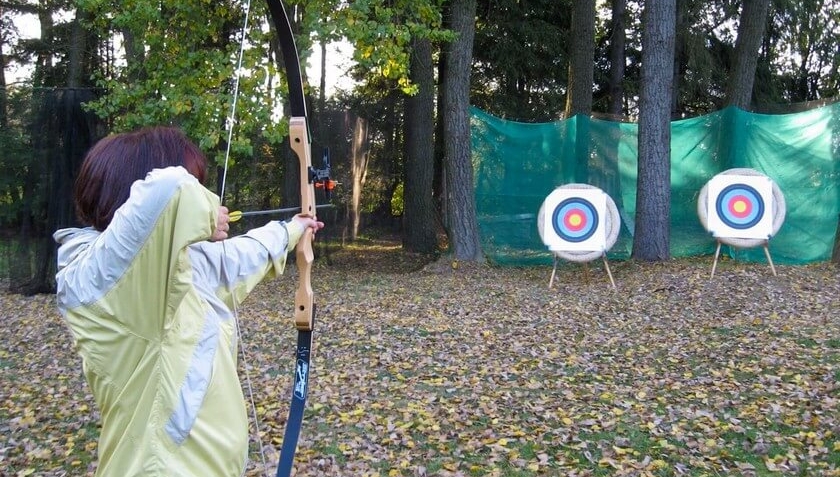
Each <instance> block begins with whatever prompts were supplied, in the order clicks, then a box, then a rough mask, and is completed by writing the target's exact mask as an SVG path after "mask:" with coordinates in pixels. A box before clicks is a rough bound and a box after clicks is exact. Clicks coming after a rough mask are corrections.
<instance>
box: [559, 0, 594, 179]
mask: <svg viewBox="0 0 840 477" xmlns="http://www.w3.org/2000/svg"><path fill="white" fill-rule="evenodd" d="M571 34H572V41H571V47H570V50H571V58H570V61H569V93H568V94H567V95H566V117H567V118H571V117H574V116H577V115H581V117H579V118H577V119H576V121H575V137H576V139H575V148H576V149H577V151H576V153H575V156H576V158H577V160H576V161H575V165H576V167H575V182H582V183H588V182H589V157H590V154H589V150H590V143H591V141H590V138H589V115H590V114H592V83H593V81H594V74H595V70H594V67H595V0H575V1H574V2H573V7H572V31H571Z"/></svg>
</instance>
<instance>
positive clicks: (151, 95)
mask: <svg viewBox="0 0 840 477" xmlns="http://www.w3.org/2000/svg"><path fill="white" fill-rule="evenodd" d="M257 5H258V4H257V3H255V4H254V7H253V9H252V12H251V22H250V24H249V29H248V31H247V32H244V34H245V35H246V41H245V46H244V47H243V58H242V69H241V70H240V71H239V74H238V75H236V74H235V71H234V68H235V64H236V62H237V60H238V54H239V49H240V46H241V45H240V36H241V35H242V34H243V32H242V26H243V24H244V18H243V12H242V11H241V10H240V6H239V5H238V4H233V3H228V2H209V1H206V0H164V1H163V2H157V1H150V0H137V1H133V2H119V3H116V4H115V3H113V2H106V1H104V0H79V8H84V9H86V10H87V11H88V12H89V13H90V14H91V18H93V20H92V23H91V24H90V27H91V28H93V29H95V30H96V31H97V32H99V34H100V35H101V36H102V37H103V38H112V37H113V36H115V35H116V34H117V33H119V34H121V35H122V38H123V41H124V42H125V48H126V50H127V52H128V55H127V61H126V63H125V64H121V65H112V68H113V69H112V70H103V71H99V72H98V73H97V75H96V83H97V85H98V86H99V87H101V88H103V89H105V90H106V91H107V94H106V95H105V96H104V97H102V99H101V100H99V101H97V102H95V103H92V104H90V105H89V107H91V108H92V109H93V110H94V111H96V113H97V114H98V115H99V116H101V117H103V118H107V119H109V120H110V121H111V123H112V125H113V129H114V130H116V131H122V130H130V129H134V128H136V127H139V126H144V125H150V124H176V125H178V126H180V127H182V128H183V129H184V130H185V131H186V132H187V134H188V135H189V136H190V137H192V138H193V139H194V140H196V141H197V142H198V143H199V145H200V147H201V148H202V149H203V150H205V151H211V152H212V151H216V152H215V154H211V156H212V157H213V158H214V159H215V161H216V162H217V163H221V162H223V152H222V151H223V150H224V149H225V145H226V141H227V136H226V134H227V127H228V122H229V121H228V116H229V115H230V112H231V103H232V100H233V94H234V89H235V88H236V83H235V81H236V79H235V77H236V76H238V81H239V84H238V87H239V96H238V100H237V105H236V128H235V131H234V135H233V138H232V142H231V145H230V150H231V157H232V158H242V157H251V156H253V154H254V144H253V141H254V138H255V137H261V138H262V140H265V141H267V142H269V143H277V142H279V141H280V139H281V138H282V137H284V136H285V133H286V129H285V128H286V125H285V123H282V122H280V121H279V120H278V113H279V111H280V110H281V108H282V102H281V97H280V91H279V89H278V86H277V84H278V82H277V79H276V78H277V76H278V69H277V67H276V66H275V65H274V63H273V62H272V61H271V57H270V56H269V54H268V35H267V33H265V32H264V31H263V28H262V26H263V25H261V24H260V23H259V22H257V21H255V19H258V18H260V17H261V16H260V15H261V14H262V13H263V12H262V11H261V10H260V9H259V8H257ZM260 5H261V4H260ZM263 8H264V7H263ZM131 52H134V54H135V55H137V54H138V52H139V55H140V56H139V57H133V56H132V53H131Z"/></svg>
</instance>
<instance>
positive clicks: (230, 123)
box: [219, 0, 270, 477]
mask: <svg viewBox="0 0 840 477" xmlns="http://www.w3.org/2000/svg"><path fill="white" fill-rule="evenodd" d="M250 16H251V0H246V2H245V20H244V22H243V25H242V35H241V38H240V41H239V55H238V57H237V61H236V71H234V74H233V78H234V80H233V99H232V101H231V106H230V115H229V116H228V118H227V144H226V145H225V158H224V168H223V170H222V184H221V188H220V190H219V200H220V202H221V203H222V204H224V203H225V188H226V186H227V173H228V165H229V164H230V155H231V143H232V142H233V129H234V127H235V124H236V105H237V102H238V100H239V80H240V78H241V73H242V62H243V58H244V57H245V38H246V37H247V35H248V21H249V19H250ZM225 242H226V241H225V240H222V257H223V259H222V261H221V264H222V265H221V267H222V270H221V272H222V273H223V274H226V273H225V270H224V263H225V261H224V257H226V256H227V249H226V247H225ZM230 301H231V305H232V306H231V308H232V310H231V311H232V312H233V323H234V328H235V329H236V339H237V341H238V342H239V354H240V356H241V359H242V368H243V370H244V374H245V389H246V391H247V393H248V403H249V405H250V407H251V418H252V419H253V420H254V437H255V440H256V443H257V446H258V447H259V451H260V460H261V461H262V472H261V473H262V474H263V475H266V476H269V477H270V474H267V473H266V472H267V471H268V470H269V469H268V464H267V463H266V458H265V445H264V444H263V440H262V435H260V428H261V427H262V426H261V425H260V418H259V415H258V413H257V404H256V401H255V399H254V387H253V384H252V381H251V371H250V369H251V365H250V363H249V361H248V352H247V351H246V346H245V341H244V340H243V336H242V327H241V326H240V323H239V310H238V306H237V303H236V293H235V292H234V293H231V299H230Z"/></svg>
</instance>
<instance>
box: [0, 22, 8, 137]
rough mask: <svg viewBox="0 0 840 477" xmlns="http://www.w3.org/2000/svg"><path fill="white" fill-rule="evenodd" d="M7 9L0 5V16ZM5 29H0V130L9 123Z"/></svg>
mask: <svg viewBox="0 0 840 477" xmlns="http://www.w3.org/2000/svg"><path fill="white" fill-rule="evenodd" d="M7 11H8V10H7V9H6V8H5V7H4V6H2V5H0V15H2V16H4V17H5V16H6V14H7ZM4 51H6V29H5V28H3V29H0V128H3V129H5V128H6V126H8V123H9V116H8V115H9V105H8V102H7V98H6V54H5V53H4Z"/></svg>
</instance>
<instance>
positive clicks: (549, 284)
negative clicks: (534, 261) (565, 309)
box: [548, 255, 557, 290]
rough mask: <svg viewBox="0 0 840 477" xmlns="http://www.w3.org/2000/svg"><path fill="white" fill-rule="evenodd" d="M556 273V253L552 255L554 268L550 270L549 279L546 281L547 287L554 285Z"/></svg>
mask: <svg viewBox="0 0 840 477" xmlns="http://www.w3.org/2000/svg"><path fill="white" fill-rule="evenodd" d="M556 273H557V255H554V268H553V269H552V270H551V279H550V280H549V281H548V288H549V290H550V289H551V286H552V285H554V275H555V274H556Z"/></svg>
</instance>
